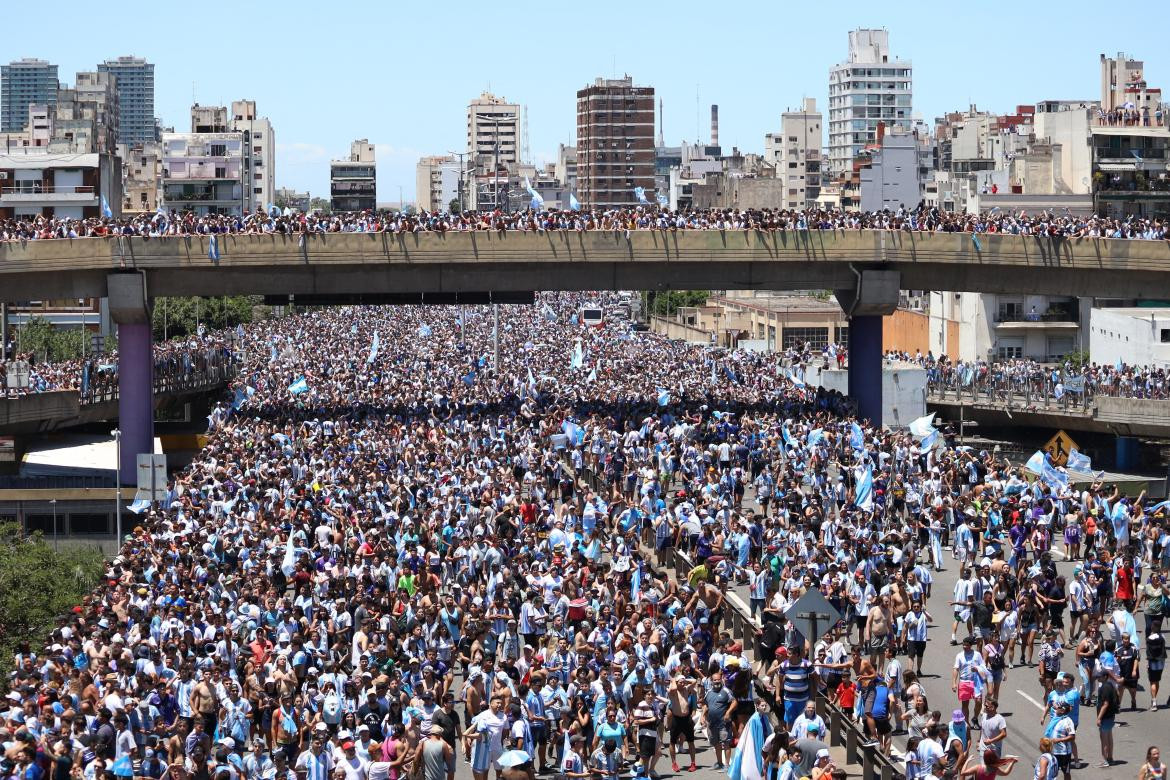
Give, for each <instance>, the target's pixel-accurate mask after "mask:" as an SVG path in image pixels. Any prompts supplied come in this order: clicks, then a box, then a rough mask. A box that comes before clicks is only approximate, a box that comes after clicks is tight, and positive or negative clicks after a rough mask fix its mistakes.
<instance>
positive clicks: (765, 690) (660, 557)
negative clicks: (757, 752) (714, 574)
mask: <svg viewBox="0 0 1170 780" xmlns="http://www.w3.org/2000/svg"><path fill="white" fill-rule="evenodd" d="M576 477H577V479H578V480H579V481H580V482H582V483H583V484H584V485H585V486H586V487H588V488H590V489H591V490H593V491H594V492H604V491H605V490H606V487H607V485H606V481H605V478H604V476H603V475H601V474H598V473H597V472H596V471H594V470H593V469H592V468H590V467H589V466H586V467H584V468H583V469H582V471H581V473H579V474H577V475H576ZM640 541H641V549H642V556H643V558H644V559H645V560H647V561H652V562H653V564H652V568H654V567H655V566H656V567H657V570H656V572H655V573H656V574H657V575H658V576H660V577H661V576H664V575H665V576H668V577H673V579H674V580H675V581H676V582H681V581H685V580H686V579H687V575H688V574H689V573H690V571H691V569H693V568H694V563H693V562H692V561H691V559H690V556H689V555H688V553H686V552H684V551H682V550H678V549H676V548H674V547H673V546H670V547H666V548H664V549H657V547H656V545H655V539H654V529H653V528H650V527H649V526H644V527H643V528H642V535H641V540H640ZM662 570H665V572H664V571H662ZM724 595H725V601H724V610H723V618H724V620H725V621H726V625H727V628H728V630H729V631H730V633H731V636H732V637H733V638H734V639H736V640H738V641H740V642H741V643H742V644H743V649H744V653H745V654H748V655H749V657H750V658H751V659H752V660H753V661H755V662H756V663H757V667H756V668H757V673H756V674H753V680H754V682H755V690H756V695H757V696H759V697H760V698H761V699H762V700H764V701H766V702H767V703H768V706H770V707H771V708H772V712H773V714H774V717H776V718H777V719H779V718H781V717H782V716H781V713H782V712H783V701H782V700H781V699H780V698H779V697H777V695H776V691H775V690H773V689H772V688H770V687H769V686H767V685H765V684H764V681H763V676H762V674H760V673H758V672H762V671H764V670H765V669H767V667H768V665H769V664H770V663H771V661H772V659H771V658H766V657H762V656H763V655H766V653H765V652H764V648H763V644H762V641H761V640H762V638H763V630H762V628H761V626H760V624H758V623H757V622H756V620H755V618H753V617H752V615H751V612H750V611H749V610H748V609H747V608H746V607H745V606H744V605H743V603H742V600H740V599H739V598H738V597H736V598H734V599H732V598H727V596H728V595H729V594H726V593H725V594H724ZM814 644H815V641H814V642H812V643H810V646H811V645H814ZM831 693H832V692H831V691H826V690H820V689H818V690H817V692H816V698H815V702H816V708H817V714H819V715H820V716H821V717H822V718H823V719H824V720H825V724H826V725H827V726H828V727H829V745H831V746H834V747H841V746H844V748H845V762H846V763H847V764H855V765H860V766H861V776H862V778H863V780H878V778H880V779H881V780H904V779H905V777H906V769H905V764H904V763H903V762H901V761H897V760H895V759H894V758H892V757H891V756H888V755H886V754H884V753H882V752H881V751H880V750H878V743H877V741H876V740H870V739H869V738H868V737H867V736H866V735H865V732H864V731H863V730H862V727H861V724H860V723H858V722H857V721H856V720H854V718H853V715H852V713H849V712H846V711H845V710H842V709H841V708H840V707H838V706H837V705H835V704H833V702H832V701H831V700H830V699H829V695H830V694H831Z"/></svg>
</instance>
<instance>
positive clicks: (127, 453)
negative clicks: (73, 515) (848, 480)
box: [0, 230, 1170, 474]
mask: <svg viewBox="0 0 1170 780" xmlns="http://www.w3.org/2000/svg"><path fill="white" fill-rule="evenodd" d="M210 241H211V237H209V236H190V237H173V238H162V239H159V238H152V239H146V238H140V237H124V236H122V237H112V238H85V239H55V240H43V241H24V242H9V243H5V244H0V300H3V301H22V300H30V299H38V298H40V299H43V298H73V297H77V298H80V297H100V296H107V297H108V298H109V302H110V312H111V314H112V315H113V318H114V320H115V322H117V323H118V341H119V347H120V351H119V373H118V382H119V389H120V396H119V417H120V419H121V421H122V422H121V425H122V431H123V437H124V438H123V443H124V446H123V467H124V468H123V472H124V473H127V474H130V473H133V469H132V468H126V466H133V464H134V457H135V454H136V453H137V452H148V451H149V446H150V444H151V442H152V440H153V416H152V407H153V402H152V398H151V386H152V382H151V371H152V367H151V360H150V354H151V344H150V300H151V298H153V297H156V296H172V295H232V294H263V295H271V296H287V295H295V296H296V297H297V300H298V301H302V302H306V303H328V302H342V301H353V302H369V303H388V302H395V301H398V300H401V296H403V295H404V294H419V293H421V294H424V295H426V294H438V295H439V296H440V299H441V300H450V299H451V298H450V297H449V296H452V295H455V294H464V293H470V294H475V293H493V294H499V293H504V294H507V293H516V292H524V291H532V290H669V289H676V290H687V289H721V290H753V289H772V290H791V289H831V290H833V291H834V292H835V293H836V295H837V299H838V301H839V302H840V303H841V305H842V307H843V308H844V309H845V312H846V313H847V314H848V315H849V317H850V328H849V353H850V365H849V393H850V395H852V396H854V397H855V398H856V399H857V401H858V405H859V408H860V409H861V414H862V416H863V417H868V418H870V419H874V420H877V419H881V408H882V402H881V393H882V390H881V344H882V333H881V330H882V321H881V317H882V315H884V314H889V313H891V312H892V311H893V310H894V308H895V307H896V305H897V302H898V291H899V290H901V289H915V290H919V289H922V290H964V291H977V292H1019V291H1024V290H1030V291H1044V292H1048V293H1053V294H1064V295H1095V296H1109V297H1119V298H1145V297H1165V291H1166V290H1167V289H1170V242H1164V241H1128V240H1108V239H1067V238H1062V237H1048V236H1008V235H983V236H980V237H979V238H978V240H975V239H973V237H972V236H971V235H970V234H964V233H921V232H910V231H887V230H868V231H858V230H813V231H807V230H797V231H791V230H790V231H783V230H778V231H759V230H727V231H720V230H705V231H677V232H660V231H649V230H641V231H624V230H618V231H588V232H576V231H549V232H542V233H521V232H504V233H500V232H490V231H483V232H465V233H408V234H401V235H399V234H393V233H329V234H321V233H314V234H304V235H300V234H294V235H278V234H253V235H221V236H218V237H217V245H218V257H217V259H214V260H212V259H209V257H208V255H209V254H210V252H209V249H210ZM443 296H448V297H446V298H444V297H443Z"/></svg>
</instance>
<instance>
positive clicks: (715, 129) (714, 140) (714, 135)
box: [711, 103, 719, 146]
mask: <svg viewBox="0 0 1170 780" xmlns="http://www.w3.org/2000/svg"><path fill="white" fill-rule="evenodd" d="M711 145H712V146H718V145H719V106H717V105H715V104H714V103H712V104H711Z"/></svg>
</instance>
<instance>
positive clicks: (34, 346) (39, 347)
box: [16, 317, 88, 363]
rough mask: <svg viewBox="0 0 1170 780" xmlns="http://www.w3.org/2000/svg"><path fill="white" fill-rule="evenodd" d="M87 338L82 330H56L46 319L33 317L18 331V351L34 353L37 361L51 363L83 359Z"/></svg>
mask: <svg viewBox="0 0 1170 780" xmlns="http://www.w3.org/2000/svg"><path fill="white" fill-rule="evenodd" d="M86 337H87V335H86V334H84V333H83V332H82V330H81V328H56V327H53V324H52V323H51V322H49V321H48V320H46V319H45V318H44V317H33V318H32V319H30V320H29V321H28V322H27V323H26V324H24V325H21V326H20V327H18V328H17V329H16V344H17V350H18V351H20V352H32V353H33V354H35V355H36V359H37V360H41V361H46V362H51V363H55V362H58V361H62V360H72V359H73V358H78V357H81V349H82V342H83V340H84V339H85V338H86ZM86 349H88V345H87V346H86Z"/></svg>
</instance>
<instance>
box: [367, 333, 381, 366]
mask: <svg viewBox="0 0 1170 780" xmlns="http://www.w3.org/2000/svg"><path fill="white" fill-rule="evenodd" d="M381 343H382V341H381V338H380V337H379V336H378V331H374V341H373V342H372V343H371V344H370V356H369V357H368V358H366V363H373V362H374V361H375V360H377V359H378V347H379V346H380V345H381Z"/></svg>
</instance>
